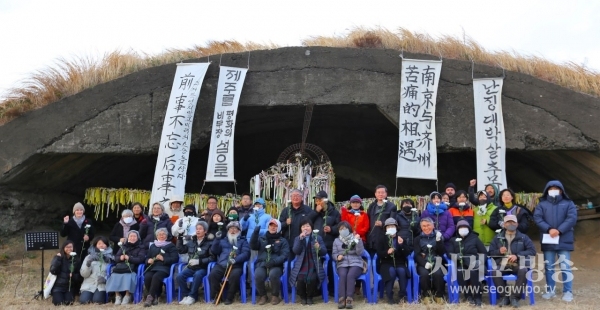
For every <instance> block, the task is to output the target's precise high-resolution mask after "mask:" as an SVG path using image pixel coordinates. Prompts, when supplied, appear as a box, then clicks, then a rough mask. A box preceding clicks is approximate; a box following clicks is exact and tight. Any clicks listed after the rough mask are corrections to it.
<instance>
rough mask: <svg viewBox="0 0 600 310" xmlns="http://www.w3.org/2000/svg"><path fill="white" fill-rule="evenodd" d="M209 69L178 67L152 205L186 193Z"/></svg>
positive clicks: (201, 65)
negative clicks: (194, 131)
mask: <svg viewBox="0 0 600 310" xmlns="http://www.w3.org/2000/svg"><path fill="white" fill-rule="evenodd" d="M208 66H209V63H179V64H177V70H176V71H175V78H174V79H173V86H172V87H171V95H170V96H169V103H168V105H167V113H166V114H165V120H164V122H163V129H162V135H161V137H160V144H159V147H158V159H157V160H156V169H155V170H154V183H153V184H152V196H151V200H150V203H154V202H157V201H158V202H161V203H166V202H168V201H169V199H171V197H172V196H174V195H177V196H179V197H183V195H184V194H185V181H186V177H187V167H188V159H189V154H190V141H191V138H192V122H193V120H194V112H195V111H196V104H197V102H198V97H199V96H200V89H201V87H202V81H204V76H205V74H206V70H207V69H208ZM149 207H150V208H151V207H152V206H149ZM167 210H168V208H167ZM168 213H169V215H172V214H171V212H168Z"/></svg>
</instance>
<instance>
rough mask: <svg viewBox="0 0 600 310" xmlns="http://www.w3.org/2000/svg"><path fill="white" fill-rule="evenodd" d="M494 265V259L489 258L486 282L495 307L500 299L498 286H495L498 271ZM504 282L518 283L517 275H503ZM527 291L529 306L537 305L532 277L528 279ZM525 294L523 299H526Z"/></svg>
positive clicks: (491, 302)
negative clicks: (495, 275) (495, 272)
mask: <svg viewBox="0 0 600 310" xmlns="http://www.w3.org/2000/svg"><path fill="white" fill-rule="evenodd" d="M494 265H495V264H494V263H493V262H492V259H491V258H489V257H488V259H487V270H488V275H487V276H486V280H487V282H488V286H489V294H490V305H492V306H495V305H496V301H497V299H498V296H497V295H498V291H497V290H496V285H495V284H494V280H493V278H494V271H495V270H496V269H495V268H494ZM502 280H504V281H516V280H517V275H514V274H510V275H503V276H502ZM526 291H527V292H528V295H529V304H530V305H532V306H533V305H535V295H534V294H533V292H534V290H533V282H532V281H531V277H527V289H526ZM525 296H526V294H525V292H523V294H522V295H521V298H522V299H525Z"/></svg>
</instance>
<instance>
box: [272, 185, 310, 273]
mask: <svg viewBox="0 0 600 310" xmlns="http://www.w3.org/2000/svg"><path fill="white" fill-rule="evenodd" d="M290 199H291V202H290V203H288V206H287V207H285V208H283V210H282V211H281V214H280V215H279V222H281V235H282V236H283V237H284V238H285V239H287V241H288V244H290V245H292V244H294V240H295V239H296V237H298V236H299V235H300V222H302V221H303V220H305V219H307V220H309V221H310V222H311V224H312V223H313V222H314V220H315V218H316V217H317V213H316V212H315V211H314V210H312V209H311V208H310V207H309V206H307V205H305V204H304V203H303V202H302V192H301V191H300V190H298V189H294V190H292V192H291V194H290ZM294 257H295V254H294V253H292V251H290V257H289V261H292V260H293V259H294Z"/></svg>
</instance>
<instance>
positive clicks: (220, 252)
mask: <svg viewBox="0 0 600 310" xmlns="http://www.w3.org/2000/svg"><path fill="white" fill-rule="evenodd" d="M240 235H241V234H240ZM237 248H238V249H237V250H236V255H235V264H234V265H233V266H234V267H239V268H242V266H243V265H244V263H245V262H247V261H248V260H250V245H249V244H248V241H246V238H242V237H241V236H239V237H238V239H237ZM231 250H233V245H231V243H229V240H228V239H227V236H224V237H223V238H221V239H216V240H214V241H213V243H212V245H211V246H210V253H211V254H213V255H215V256H217V264H219V265H221V266H223V268H226V267H227V261H228V260H229V255H230V253H231Z"/></svg>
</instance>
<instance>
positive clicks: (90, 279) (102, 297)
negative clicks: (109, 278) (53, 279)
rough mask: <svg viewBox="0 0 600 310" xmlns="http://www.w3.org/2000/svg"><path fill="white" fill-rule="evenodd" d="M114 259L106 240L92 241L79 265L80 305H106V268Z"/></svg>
mask: <svg viewBox="0 0 600 310" xmlns="http://www.w3.org/2000/svg"><path fill="white" fill-rule="evenodd" d="M113 259H114V256H113V252H112V248H111V247H109V246H108V239H107V238H106V237H104V236H98V237H96V238H94V240H92V244H91V246H90V249H89V250H88V256H86V257H85V259H84V260H83V263H82V264H81V270H80V271H79V273H80V274H81V277H83V283H82V284H81V296H79V302H80V303H81V304H88V303H92V302H93V303H95V304H105V303H106V267H107V266H108V264H110V263H112V261H113Z"/></svg>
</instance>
